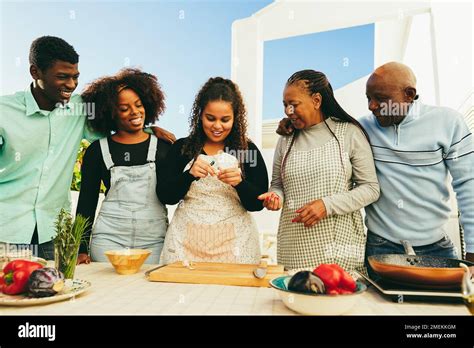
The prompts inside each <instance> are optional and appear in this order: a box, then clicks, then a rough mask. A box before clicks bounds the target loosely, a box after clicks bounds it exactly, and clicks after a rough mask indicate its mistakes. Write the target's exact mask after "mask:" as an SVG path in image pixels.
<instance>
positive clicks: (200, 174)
mask: <svg viewBox="0 0 474 348" xmlns="http://www.w3.org/2000/svg"><path fill="white" fill-rule="evenodd" d="M189 173H190V174H191V175H192V176H194V177H195V178H205V177H207V176H208V175H212V176H215V175H217V173H216V170H215V169H214V168H213V167H212V165H211V164H209V163H208V162H207V161H206V160H205V159H203V158H201V157H198V158H197V159H196V160H195V161H194V163H193V166H192V167H191V169H190V170H189Z"/></svg>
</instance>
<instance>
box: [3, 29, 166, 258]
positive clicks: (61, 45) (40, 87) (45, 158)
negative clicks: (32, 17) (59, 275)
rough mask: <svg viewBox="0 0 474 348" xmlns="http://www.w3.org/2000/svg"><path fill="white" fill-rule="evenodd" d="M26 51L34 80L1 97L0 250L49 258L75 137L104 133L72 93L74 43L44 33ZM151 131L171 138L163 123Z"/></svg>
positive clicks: (66, 204) (66, 199) (66, 203)
mask: <svg viewBox="0 0 474 348" xmlns="http://www.w3.org/2000/svg"><path fill="white" fill-rule="evenodd" d="M29 59H30V74H31V76H32V78H33V83H32V84H31V85H30V86H28V88H27V89H26V90H25V91H21V92H17V93H15V94H13V95H9V96H1V97H0V256H1V254H3V253H8V252H12V251H17V250H18V249H26V248H28V249H31V250H32V251H33V254H34V255H37V256H39V257H43V258H46V259H53V258H54V247H53V243H52V241H51V240H52V238H53V237H54V236H55V229H54V222H55V220H56V216H57V214H58V213H59V211H60V210H61V208H65V209H67V210H70V206H71V200H70V193H69V192H70V191H69V187H70V184H71V180H72V174H73V168H74V163H75V161H76V156H77V151H78V148H79V144H80V142H81V140H82V139H87V140H89V141H91V142H92V141H94V140H97V139H99V138H101V137H103V136H104V135H103V134H96V133H95V134H94V133H93V132H92V131H90V130H89V128H88V127H87V117H94V114H93V110H94V109H93V105H84V103H83V102H82V99H81V97H80V96H79V95H73V94H72V93H73V92H74V90H75V89H76V87H77V84H78V78H79V70H78V63H79V56H78V54H77V53H76V51H75V50H74V48H73V47H72V46H71V45H69V44H68V43H67V42H66V41H64V40H63V39H60V38H57V37H51V36H43V37H40V38H38V39H36V40H35V41H33V43H32V45H31V49H30V57H29ZM86 111H87V113H86ZM86 115H88V116H86ZM153 131H154V133H155V134H156V135H157V136H158V137H160V138H162V139H165V140H168V141H170V142H173V141H174V136H173V135H172V134H171V133H169V132H166V131H165V130H163V129H161V128H158V127H154V128H153Z"/></svg>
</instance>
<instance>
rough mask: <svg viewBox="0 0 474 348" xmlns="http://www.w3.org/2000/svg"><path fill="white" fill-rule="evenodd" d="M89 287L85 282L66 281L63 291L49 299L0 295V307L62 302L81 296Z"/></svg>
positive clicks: (89, 284)
mask: <svg viewBox="0 0 474 348" xmlns="http://www.w3.org/2000/svg"><path fill="white" fill-rule="evenodd" d="M90 286H91V283H90V282H88V281H87V280H81V279H74V280H70V279H67V280H66V281H65V287H64V289H63V290H62V291H61V292H60V293H58V294H56V295H54V296H50V297H41V298H35V297H27V296H24V295H13V296H12V295H5V294H2V293H0V306H34V305H40V304H47V303H53V302H59V301H64V300H67V299H69V298H71V297H74V296H77V295H79V294H82V293H83V292H84V291H86V290H87V289H88V288H89V287H90Z"/></svg>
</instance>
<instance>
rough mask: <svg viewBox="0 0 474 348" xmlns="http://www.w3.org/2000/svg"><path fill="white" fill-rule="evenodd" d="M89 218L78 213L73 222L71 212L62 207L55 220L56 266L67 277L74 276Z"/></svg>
mask: <svg viewBox="0 0 474 348" xmlns="http://www.w3.org/2000/svg"><path fill="white" fill-rule="evenodd" d="M89 226H90V222H89V218H85V217H84V216H82V215H81V214H78V215H77V216H76V218H75V220H74V222H73V220H72V216H71V214H70V213H69V212H68V211H67V210H65V209H61V211H60V212H59V214H58V218H57V220H56V222H55V228H56V237H55V239H54V251H55V261H56V268H57V269H58V270H59V271H61V272H62V273H64V277H65V278H66V279H71V278H73V276H74V270H75V268H76V261H77V254H78V251H79V246H80V244H81V242H82V240H83V239H84V232H85V231H86V230H87V229H88V228H89Z"/></svg>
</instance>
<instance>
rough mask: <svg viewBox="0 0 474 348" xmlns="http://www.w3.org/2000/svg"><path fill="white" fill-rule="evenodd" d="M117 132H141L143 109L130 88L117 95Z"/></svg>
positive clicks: (143, 118)
mask: <svg viewBox="0 0 474 348" xmlns="http://www.w3.org/2000/svg"><path fill="white" fill-rule="evenodd" d="M117 105H118V112H117V118H116V120H115V122H116V125H117V130H122V131H125V132H129V133H134V132H138V131H141V130H142V129H143V127H144V125H145V107H144V106H143V103H142V101H141V100H140V97H139V96H138V94H137V93H135V91H134V90H132V89H130V88H124V89H122V90H121V91H120V92H119V94H118V103H117Z"/></svg>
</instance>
